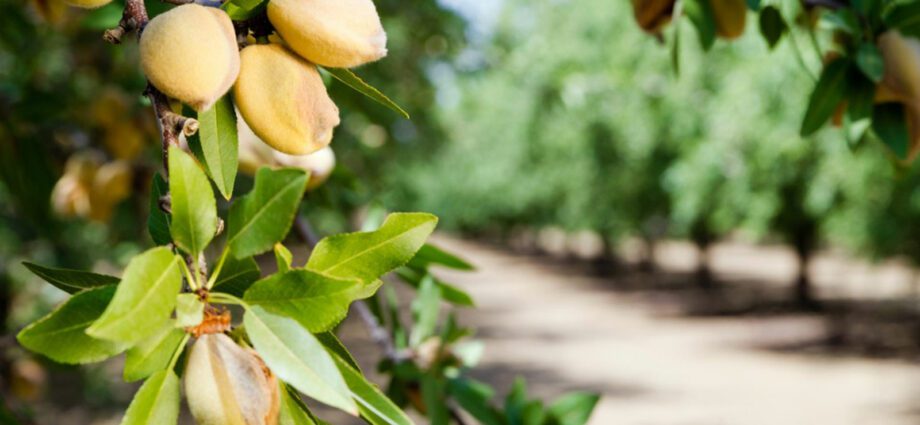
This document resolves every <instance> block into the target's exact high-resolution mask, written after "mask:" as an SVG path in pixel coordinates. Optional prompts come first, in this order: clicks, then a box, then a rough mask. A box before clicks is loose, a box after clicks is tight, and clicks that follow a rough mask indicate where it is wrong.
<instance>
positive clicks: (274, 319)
mask: <svg viewBox="0 0 920 425" xmlns="http://www.w3.org/2000/svg"><path fill="white" fill-rule="evenodd" d="M243 324H244V325H245V326H246V333H247V334H248V335H249V339H250V340H251V341H252V345H253V346H254V347H255V349H256V351H258V353H259V355H260V356H261V357H262V360H264V361H265V364H266V365H267V366H268V368H269V369H271V370H272V372H274V373H275V375H277V376H278V378H279V379H281V380H282V381H284V382H287V383H289V384H291V385H292V386H293V387H294V388H296V389H297V390H298V391H300V392H302V393H304V394H306V395H307V396H309V397H312V398H314V399H316V400H318V401H321V402H323V403H326V404H328V405H330V406H333V407H336V408H339V409H342V410H344V411H346V412H348V413H351V414H353V415H357V414H358V408H357V406H356V405H355V402H354V400H352V399H351V393H350V392H349V390H348V387H347V386H346V385H345V380H344V378H342V374H341V373H340V372H339V370H338V368H337V367H336V364H335V361H334V360H332V357H331V356H330V355H329V353H328V352H326V350H325V348H323V345H322V344H320V342H319V341H317V339H316V337H314V336H313V334H311V333H309V332H307V330H306V329H304V328H303V327H302V326H300V324H298V323H297V322H296V321H294V320H293V319H289V318H287V317H282V316H277V315H274V314H271V313H269V312H268V311H267V310H265V309H263V308H262V307H260V306H252V307H250V308H249V309H248V310H247V311H246V314H245V315H244V316H243Z"/></svg>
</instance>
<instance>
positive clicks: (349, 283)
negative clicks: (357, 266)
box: [244, 269, 363, 333]
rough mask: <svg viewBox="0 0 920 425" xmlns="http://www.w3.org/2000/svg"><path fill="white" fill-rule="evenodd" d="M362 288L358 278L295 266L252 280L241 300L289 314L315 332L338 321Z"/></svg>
mask: <svg viewBox="0 0 920 425" xmlns="http://www.w3.org/2000/svg"><path fill="white" fill-rule="evenodd" d="M362 288H363V285H362V284H361V281H359V280H355V279H338V278H334V277H329V276H324V275H322V274H319V273H316V272H312V271H309V270H303V269H295V270H291V271H289V272H287V273H279V274H275V275H272V276H270V277H268V278H265V279H262V280H260V281H258V282H256V283H255V284H253V285H252V287H250V288H249V290H248V291H246V295H245V297H244V299H245V300H246V302H247V303H249V304H251V305H258V306H261V307H263V308H264V309H265V310H266V311H269V312H271V313H273V314H278V315H282V316H287V317H290V318H292V319H294V320H296V321H297V322H299V323H300V324H301V325H302V326H303V327H305V328H307V330H309V331H310V332H314V333H315V332H323V331H327V330H329V329H332V327H333V326H335V325H337V324H338V323H339V322H341V321H342V319H344V318H345V315H346V314H347V313H348V306H349V305H350V304H351V302H352V301H354V300H356V299H358V297H360V296H361V295H362Z"/></svg>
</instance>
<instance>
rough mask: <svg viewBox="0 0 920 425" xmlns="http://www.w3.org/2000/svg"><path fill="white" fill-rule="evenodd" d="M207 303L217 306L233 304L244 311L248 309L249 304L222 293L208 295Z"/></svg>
mask: <svg viewBox="0 0 920 425" xmlns="http://www.w3.org/2000/svg"><path fill="white" fill-rule="evenodd" d="M208 302H214V303H217V304H233V305H238V306H241V307H243V308H245V309H247V310H248V309H249V304H248V303H246V301H243V300H241V299H239V298H237V297H235V296H233V295H230V294H227V293H224V292H212V293H210V294H208Z"/></svg>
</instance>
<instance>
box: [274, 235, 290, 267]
mask: <svg viewBox="0 0 920 425" xmlns="http://www.w3.org/2000/svg"><path fill="white" fill-rule="evenodd" d="M274 251H275V264H276V265H277V266H278V273H284V272H286V271H288V270H290V269H291V262H292V261H293V260H294V256H293V255H292V254H291V251H290V250H288V249H287V247H285V246H284V245H282V244H281V243H280V242H279V243H276V244H275V249H274Z"/></svg>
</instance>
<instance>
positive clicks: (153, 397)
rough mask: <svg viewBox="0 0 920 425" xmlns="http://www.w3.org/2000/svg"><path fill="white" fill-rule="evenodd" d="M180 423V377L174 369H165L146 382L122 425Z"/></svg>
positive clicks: (135, 396) (166, 424)
mask: <svg viewBox="0 0 920 425" xmlns="http://www.w3.org/2000/svg"><path fill="white" fill-rule="evenodd" d="M178 421H179V377H177V376H176V374H175V373H173V371H172V369H165V370H162V371H159V372H157V373H155V374H154V375H153V376H151V377H150V378H149V379H147V381H146V382H144V385H142V386H141V389H140V390H138V391H137V394H135V395H134V400H133V401H131V405H130V406H128V411H127V412H125V417H124V418H123V419H122V420H121V425H169V424H175V423H177V422H178Z"/></svg>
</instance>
